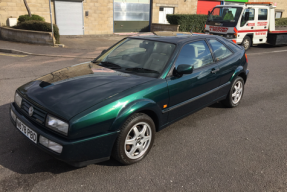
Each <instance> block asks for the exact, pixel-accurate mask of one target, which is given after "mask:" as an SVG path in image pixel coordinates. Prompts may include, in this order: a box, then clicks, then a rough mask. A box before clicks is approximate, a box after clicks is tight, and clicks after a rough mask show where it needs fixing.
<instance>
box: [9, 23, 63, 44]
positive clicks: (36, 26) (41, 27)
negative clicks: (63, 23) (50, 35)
mask: <svg viewBox="0 0 287 192" xmlns="http://www.w3.org/2000/svg"><path fill="white" fill-rule="evenodd" d="M53 26H54V37H55V39H56V43H57V44H59V43H60V34H59V28H58V26H57V25H55V24H54V25H53ZM13 28H15V29H24V30H33V31H46V32H52V29H51V23H47V22H44V21H25V22H22V23H18V24H17V25H16V26H14V27H13Z"/></svg>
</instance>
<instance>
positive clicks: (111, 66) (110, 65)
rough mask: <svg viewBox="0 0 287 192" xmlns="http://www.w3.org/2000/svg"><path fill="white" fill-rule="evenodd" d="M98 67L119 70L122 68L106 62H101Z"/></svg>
mask: <svg viewBox="0 0 287 192" xmlns="http://www.w3.org/2000/svg"><path fill="white" fill-rule="evenodd" d="M98 65H100V66H105V67H108V68H113V69H120V68H122V67H121V66H119V65H117V64H115V63H112V62H107V61H103V62H101V63H99V64H98Z"/></svg>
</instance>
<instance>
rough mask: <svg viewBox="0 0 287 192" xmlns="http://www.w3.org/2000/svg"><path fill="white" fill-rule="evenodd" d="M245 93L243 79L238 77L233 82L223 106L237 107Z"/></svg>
mask: <svg viewBox="0 0 287 192" xmlns="http://www.w3.org/2000/svg"><path fill="white" fill-rule="evenodd" d="M243 93H244V80H243V79H242V77H237V78H236V79H235V81H234V82H233V84H232V86H231V89H230V91H229V93H228V96H227V98H226V99H225V100H224V101H223V104H224V105H226V106H227V107H236V106H238V105H239V103H240V101H241V99H242V97H243Z"/></svg>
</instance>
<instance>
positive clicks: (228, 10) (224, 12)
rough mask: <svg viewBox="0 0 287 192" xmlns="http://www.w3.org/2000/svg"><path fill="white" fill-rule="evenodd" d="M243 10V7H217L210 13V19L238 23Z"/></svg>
mask: <svg viewBox="0 0 287 192" xmlns="http://www.w3.org/2000/svg"><path fill="white" fill-rule="evenodd" d="M241 11H242V8H241V7H216V8H214V9H213V10H212V12H211V14H210V15H209V17H208V21H215V22H223V23H225V22H228V23H237V21H238V19H239V17H240V14H241Z"/></svg>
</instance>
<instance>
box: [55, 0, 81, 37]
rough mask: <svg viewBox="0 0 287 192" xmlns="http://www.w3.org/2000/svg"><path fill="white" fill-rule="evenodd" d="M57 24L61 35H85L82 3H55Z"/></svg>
mask: <svg viewBox="0 0 287 192" xmlns="http://www.w3.org/2000/svg"><path fill="white" fill-rule="evenodd" d="M55 12H56V24H57V25H58V27H59V30H60V35H83V34H84V25H83V4H82V2H68V1H55Z"/></svg>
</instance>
